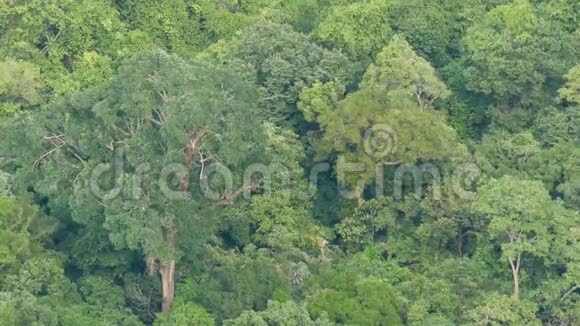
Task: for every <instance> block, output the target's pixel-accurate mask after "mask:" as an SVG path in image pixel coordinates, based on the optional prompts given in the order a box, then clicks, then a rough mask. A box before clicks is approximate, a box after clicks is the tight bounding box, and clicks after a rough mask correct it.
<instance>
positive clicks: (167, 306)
mask: <svg viewBox="0 0 580 326" xmlns="http://www.w3.org/2000/svg"><path fill="white" fill-rule="evenodd" d="M159 274H161V288H162V291H163V300H162V302H161V311H162V312H168V311H170V310H171V306H172V305H173V301H174V300H175V278H174V274H175V259H174V258H171V259H169V260H165V261H162V262H161V264H160V266H159Z"/></svg>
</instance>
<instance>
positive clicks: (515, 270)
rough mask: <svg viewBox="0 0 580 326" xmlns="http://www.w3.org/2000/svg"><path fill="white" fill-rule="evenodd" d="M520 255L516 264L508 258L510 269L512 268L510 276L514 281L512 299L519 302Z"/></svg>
mask: <svg viewBox="0 0 580 326" xmlns="http://www.w3.org/2000/svg"><path fill="white" fill-rule="evenodd" d="M521 257H522V256H521V254H519V255H518V257H517V259H516V262H515V264H514V259H513V258H512V257H509V258H508V259H509V262H510V267H511V268H512V276H513V279H514V299H516V301H517V300H519V298H520V261H521Z"/></svg>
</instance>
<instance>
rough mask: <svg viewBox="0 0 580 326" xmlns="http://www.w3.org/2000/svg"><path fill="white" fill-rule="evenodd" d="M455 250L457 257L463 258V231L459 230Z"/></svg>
mask: <svg viewBox="0 0 580 326" xmlns="http://www.w3.org/2000/svg"><path fill="white" fill-rule="evenodd" d="M455 248H456V249H457V256H459V257H463V230H459V232H458V233H457V238H455Z"/></svg>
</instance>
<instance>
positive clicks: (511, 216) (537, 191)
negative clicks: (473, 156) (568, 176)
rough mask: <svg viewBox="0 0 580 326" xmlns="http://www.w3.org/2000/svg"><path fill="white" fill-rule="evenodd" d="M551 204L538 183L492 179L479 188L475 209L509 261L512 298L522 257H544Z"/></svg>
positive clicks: (550, 236)
mask: <svg viewBox="0 0 580 326" xmlns="http://www.w3.org/2000/svg"><path fill="white" fill-rule="evenodd" d="M555 205H556V204H555V203H553V202H552V201H551V199H550V196H549V195H548V193H547V191H546V190H545V188H544V185H543V184H542V183H541V182H538V181H528V180H519V179H517V178H515V177H512V176H505V177H503V178H501V179H497V180H492V181H490V182H489V183H488V184H486V185H485V186H483V187H481V189H480V191H479V197H478V199H477V202H476V203H475V206H474V207H475V209H476V210H477V211H478V212H481V213H484V214H486V215H487V216H489V218H490V224H489V233H490V236H491V238H492V239H494V240H495V241H497V244H498V245H499V246H500V247H501V249H502V259H505V260H507V261H508V262H509V266H510V270H511V273H512V278H513V296H514V298H515V299H516V300H517V299H518V298H519V296H520V275H521V270H522V267H523V263H524V258H525V257H526V255H530V256H535V257H546V255H548V253H549V249H550V244H551V241H552V240H553V239H554V236H555V235H554V234H553V231H552V228H551V223H552V212H553V211H554V209H553V208H554V206H555Z"/></svg>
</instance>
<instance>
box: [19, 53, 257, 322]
mask: <svg viewBox="0 0 580 326" xmlns="http://www.w3.org/2000/svg"><path fill="white" fill-rule="evenodd" d="M239 79H240V78H239V77H237V76H236V75H232V74H229V73H227V72H224V71H222V70H219V69H216V68H214V67H211V66H207V65H199V64H198V65H188V64H186V63H185V62H184V61H182V60H181V59H179V58H177V57H175V56H171V55H167V54H165V53H163V52H154V53H149V54H145V55H143V56H142V57H141V58H140V59H138V60H137V61H135V62H133V63H130V64H128V65H126V66H124V67H123V68H121V69H120V70H119V72H118V75H117V77H116V78H115V80H114V81H113V82H112V83H111V84H110V86H109V87H107V88H103V89H97V90H95V91H91V92H87V93H83V94H80V95H78V96H74V97H71V98H68V99H64V100H62V101H61V102H60V104H59V105H55V106H51V109H50V110H49V111H43V112H41V113H39V114H38V116H36V117H34V118H33V119H30V118H28V119H23V120H21V121H20V122H17V123H20V124H24V125H26V124H27V123H28V124H31V126H30V128H31V130H35V131H37V133H36V132H35V133H29V136H30V137H31V138H29V141H30V142H32V143H35V144H36V145H34V146H31V147H28V148H25V149H22V150H23V151H30V150H32V151H36V150H38V151H39V152H36V153H35V154H34V153H30V152H28V153H27V154H26V153H24V154H23V153H22V152H20V153H19V152H18V151H15V150H16V149H14V148H13V149H12V150H11V151H12V154H13V155H15V157H14V158H15V159H20V160H21V161H20V165H19V175H20V176H21V177H22V178H23V179H28V181H29V182H31V183H30V185H31V186H32V187H34V189H35V190H36V191H37V192H39V193H41V194H42V195H44V196H47V197H48V201H49V202H51V201H54V203H52V205H54V206H56V207H59V206H60V207H59V208H60V210H62V211H63V212H65V213H66V212H67V211H68V212H69V213H70V214H71V215H72V217H73V218H74V219H75V220H76V221H77V222H79V223H81V224H87V223H90V222H92V221H93V220H95V221H98V220H100V221H101V223H102V227H103V228H105V229H106V230H107V233H108V234H109V238H110V240H111V241H112V243H113V244H114V245H115V246H116V247H117V248H128V249H131V250H138V251H140V252H142V253H143V255H144V256H145V257H146V258H147V261H148V267H149V268H150V271H151V272H155V271H158V272H159V274H160V276H161V283H162V290H163V307H162V308H163V309H162V310H163V311H168V310H169V309H170V307H171V305H172V303H173V298H174V287H175V283H174V282H175V275H174V273H175V264H176V262H177V261H178V259H179V257H180V252H181V250H185V251H186V252H189V253H190V254H193V253H195V252H199V250H200V249H201V248H202V244H203V243H204V242H205V241H206V240H207V239H208V238H210V237H211V234H212V230H214V229H215V226H216V225H217V224H218V221H219V215H220V207H223V206H229V205H232V204H234V203H235V202H236V200H237V199H238V197H240V196H241V195H242V194H243V193H244V192H245V191H251V190H252V189H253V188H254V185H253V184H251V183H249V182H245V183H244V181H243V180H242V173H241V172H240V171H243V169H244V168H245V167H246V166H247V165H249V164H250V163H251V161H255V160H260V159H261V156H260V145H259V144H260V143H261V141H260V139H261V138H262V132H261V130H262V129H261V125H260V120H259V118H258V116H257V112H256V110H255V109H254V107H253V102H252V101H253V99H254V98H255V96H254V95H253V94H255V91H254V90H253V89H252V88H251V87H249V86H247V85H246V84H244V83H242V82H240V81H239ZM8 132H9V131H8ZM13 136H15V135H13ZM16 137H18V136H16ZM19 154H21V155H19ZM30 155H32V156H37V159H36V160H29V158H30ZM225 170H227V171H228V172H224V171H225ZM232 171H233V172H232ZM43 180H51V182H54V184H58V185H61V186H62V187H66V188H67V190H65V191H63V192H60V191H59V190H57V189H55V188H54V187H49V188H48V189H46V188H45V189H43V188H42V187H38V186H35V185H38V184H42V183H43V182H44V181H43ZM111 187H112V189H111ZM50 188H52V190H50ZM102 188H104V189H106V190H101V189H102ZM57 198H58V199H57ZM63 205H64V206H63Z"/></svg>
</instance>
